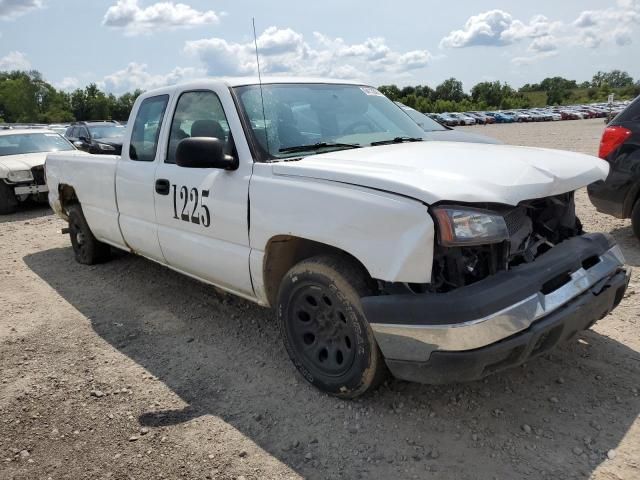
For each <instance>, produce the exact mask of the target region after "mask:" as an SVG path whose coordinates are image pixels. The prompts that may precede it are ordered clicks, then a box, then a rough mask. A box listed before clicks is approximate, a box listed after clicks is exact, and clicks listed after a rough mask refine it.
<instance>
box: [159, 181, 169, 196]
mask: <svg viewBox="0 0 640 480" xmlns="http://www.w3.org/2000/svg"><path fill="white" fill-rule="evenodd" d="M170 191H171V183H170V182H169V180H166V179H164V178H160V179H158V180H156V193H157V194H159V195H169V192H170Z"/></svg>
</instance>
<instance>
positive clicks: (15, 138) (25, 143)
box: [0, 132, 73, 157]
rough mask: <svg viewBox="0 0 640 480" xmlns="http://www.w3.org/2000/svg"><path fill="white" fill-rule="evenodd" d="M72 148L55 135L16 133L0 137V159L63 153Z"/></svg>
mask: <svg viewBox="0 0 640 480" xmlns="http://www.w3.org/2000/svg"><path fill="white" fill-rule="evenodd" d="M67 150H73V146H72V145H71V144H70V143H69V142H68V141H67V140H65V139H64V138H62V137H61V136H60V135H58V134H57V133H53V132H51V133H16V134H9V135H0V157H4V156H7V155H22V154H25V153H38V152H63V151H67Z"/></svg>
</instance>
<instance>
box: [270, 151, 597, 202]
mask: <svg viewBox="0 0 640 480" xmlns="http://www.w3.org/2000/svg"><path fill="white" fill-rule="evenodd" d="M273 172H274V174H276V175H290V176H299V177H308V178H318V179H324V180H331V181H336V182H343V183H349V184H353V185H360V186H364V187H369V188H375V189H378V190H384V191H388V192H394V193H398V194H401V195H405V196H408V197H411V198H415V199H418V200H421V201H423V202H425V203H427V204H432V203H435V202H439V201H443V200H448V201H455V202H470V203H476V202H491V203H502V204H507V205H517V204H518V203H519V202H521V201H523V200H530V199H534V198H542V197H548V196H552V195H558V194H560V193H566V192H570V191H573V190H576V189H578V188H580V187H584V186H586V185H588V184H590V183H592V182H595V181H597V180H604V179H605V178H606V176H607V174H608V172H609V165H608V164H607V163H606V162H605V161H603V160H600V159H599V158H596V157H592V156H590V155H583V154H579V153H573V152H566V151H560V150H549V149H543V148H530V147H513V146H507V145H481V144H474V143H456V142H415V143H403V144H394V145H384V146H378V147H367V148H358V149H350V150H341V151H337V152H330V153H324V154H319V155H312V156H309V157H306V158H303V159H302V160H300V161H291V162H278V163H274V164H273Z"/></svg>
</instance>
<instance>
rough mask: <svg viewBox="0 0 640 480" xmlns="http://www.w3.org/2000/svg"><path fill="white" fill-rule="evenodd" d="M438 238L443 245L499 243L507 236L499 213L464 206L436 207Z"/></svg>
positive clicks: (506, 230)
mask: <svg viewBox="0 0 640 480" xmlns="http://www.w3.org/2000/svg"><path fill="white" fill-rule="evenodd" d="M433 214H434V216H435V217H436V220H437V222H438V227H439V228H438V240H439V242H440V245H442V246H445V247H453V246H465V245H485V244H488V243H500V242H503V241H505V240H507V239H508V238H509V231H508V229H507V224H506V223H505V221H504V218H503V217H502V216H501V215H498V214H496V213H493V212H489V211H487V210H480V209H476V208H466V207H436V208H434V209H433Z"/></svg>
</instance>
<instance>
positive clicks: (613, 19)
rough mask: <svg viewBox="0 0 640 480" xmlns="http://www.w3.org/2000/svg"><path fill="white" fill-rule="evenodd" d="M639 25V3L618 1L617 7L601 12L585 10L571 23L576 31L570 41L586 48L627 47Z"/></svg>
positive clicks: (632, 0)
mask: <svg viewBox="0 0 640 480" xmlns="http://www.w3.org/2000/svg"><path fill="white" fill-rule="evenodd" d="M639 24H640V1H638V0H619V1H618V2H617V6H615V7H611V8H606V9H602V10H586V11H584V12H582V13H580V15H578V18H577V19H576V20H575V21H574V22H573V23H572V27H574V29H575V30H576V33H575V35H574V36H573V38H572V39H571V40H573V41H574V43H576V44H582V45H584V46H586V47H588V48H598V47H600V46H601V45H602V44H606V43H614V44H616V45H618V46H625V45H629V44H630V43H632V41H633V31H634V29H635V28H636V27H637V26H638V25H639Z"/></svg>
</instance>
